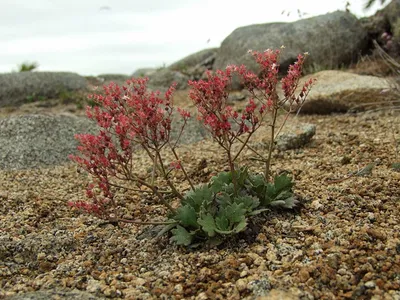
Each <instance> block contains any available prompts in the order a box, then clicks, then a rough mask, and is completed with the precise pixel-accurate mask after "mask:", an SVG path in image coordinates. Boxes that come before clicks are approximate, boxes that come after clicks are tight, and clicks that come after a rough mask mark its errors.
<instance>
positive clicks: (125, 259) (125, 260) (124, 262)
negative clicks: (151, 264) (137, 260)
mask: <svg viewBox="0 0 400 300" xmlns="http://www.w3.org/2000/svg"><path fill="white" fill-rule="evenodd" d="M120 263H121V264H123V265H126V264H127V263H128V259H127V258H126V257H124V258H122V259H121V260H120Z"/></svg>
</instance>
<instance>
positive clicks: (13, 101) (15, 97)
mask: <svg viewBox="0 0 400 300" xmlns="http://www.w3.org/2000/svg"><path fill="white" fill-rule="evenodd" d="M86 87H87V82H86V79H85V78H84V77H83V76H80V75H78V74H76V73H70V72H21V73H6V74H0V107H4V106H18V105H20V104H22V103H26V102H29V101H36V100H40V99H49V98H54V97H57V96H58V95H60V94H61V93H65V92H72V91H78V90H86Z"/></svg>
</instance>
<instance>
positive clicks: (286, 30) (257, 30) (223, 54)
mask: <svg viewBox="0 0 400 300" xmlns="http://www.w3.org/2000/svg"><path fill="white" fill-rule="evenodd" d="M282 45H284V46H285V47H286V49H284V50H283V52H282V53H281V57H280V63H281V70H286V69H287V68H288V66H289V65H290V64H292V63H293V62H294V61H295V60H296V57H297V55H298V54H299V53H304V52H309V53H310V56H309V57H308V58H307V61H306V67H307V66H309V67H313V68H314V69H315V68H318V69H332V68H337V67H339V66H342V65H347V64H349V63H351V62H353V61H355V60H356V58H357V56H358V55H359V53H360V51H363V50H364V49H365V48H366V47H367V32H366V30H365V29H364V28H363V27H362V26H361V24H360V22H359V21H358V19H357V18H356V17H355V16H354V15H352V14H350V13H348V12H343V11H336V12H333V13H329V14H326V15H321V16H317V17H312V18H308V19H303V20H299V21H296V22H292V23H268V24H257V25H250V26H246V27H240V28H238V29H236V30H234V31H233V32H232V33H231V34H230V35H229V36H228V37H227V38H226V39H225V40H224V41H223V42H222V44H221V47H220V49H219V52H218V55H217V58H216V60H215V63H214V69H225V68H226V66H227V65H230V64H238V65H240V64H245V65H246V66H248V67H249V69H251V70H252V71H254V72H256V71H257V70H258V67H257V64H256V63H255V61H254V59H253V57H252V56H251V55H250V54H248V53H247V52H248V50H250V49H251V50H258V51H263V50H265V49H268V48H269V49H278V48H280V47H281V46H282ZM232 84H233V86H232V87H233V88H234V89H240V88H241V86H240V82H239V79H238V78H234V80H233V82H232Z"/></svg>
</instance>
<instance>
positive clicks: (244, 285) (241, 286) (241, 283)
mask: <svg viewBox="0 0 400 300" xmlns="http://www.w3.org/2000/svg"><path fill="white" fill-rule="evenodd" d="M236 288H237V289H238V291H239V292H243V291H244V290H245V289H246V288H247V280H246V279H242V278H240V279H238V280H237V281H236Z"/></svg>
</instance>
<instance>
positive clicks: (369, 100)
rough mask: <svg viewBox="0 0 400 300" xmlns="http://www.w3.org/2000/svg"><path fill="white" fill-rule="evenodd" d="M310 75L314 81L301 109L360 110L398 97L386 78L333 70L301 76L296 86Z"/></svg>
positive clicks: (313, 111)
mask: <svg viewBox="0 0 400 300" xmlns="http://www.w3.org/2000/svg"><path fill="white" fill-rule="evenodd" d="M310 77H312V78H315V79H317V81H316V83H315V84H314V86H313V87H312V89H311V91H310V93H309V95H308V97H307V100H306V102H305V103H304V105H303V107H302V108H301V111H300V112H301V113H309V114H330V113H338V112H348V111H362V110H365V109H369V108H377V107H381V106H384V105H385V104H386V105H388V104H390V101H391V100H396V99H398V95H396V92H395V91H392V90H391V88H392V84H391V83H390V81H389V79H385V78H380V77H375V76H367V75H357V74H353V73H348V72H342V71H335V70H329V71H321V72H318V73H315V74H312V75H308V76H305V77H303V78H302V79H301V80H300V83H299V88H298V90H299V89H300V88H301V87H302V86H303V84H304V82H306V81H307V80H309V78H310ZM297 92H299V91H297ZM281 95H282V94H281Z"/></svg>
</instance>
